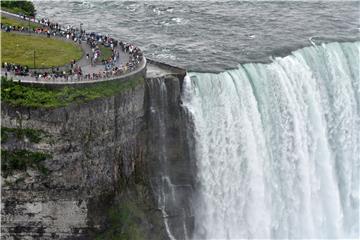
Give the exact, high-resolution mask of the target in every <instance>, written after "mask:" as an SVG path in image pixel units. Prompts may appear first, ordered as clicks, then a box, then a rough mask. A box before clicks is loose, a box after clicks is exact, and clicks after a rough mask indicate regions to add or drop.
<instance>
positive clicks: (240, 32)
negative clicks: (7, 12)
mask: <svg viewBox="0 0 360 240" xmlns="http://www.w3.org/2000/svg"><path fill="white" fill-rule="evenodd" d="M35 4H36V8H37V10H38V13H39V14H38V15H39V16H44V17H50V18H51V19H54V20H56V21H59V22H61V23H64V24H65V23H66V24H72V25H74V26H79V24H80V22H81V23H83V24H84V25H83V27H84V28H86V29H88V30H91V31H98V32H101V33H104V34H111V35H112V36H114V37H116V38H119V39H123V40H125V41H131V42H134V43H135V44H137V45H138V46H140V47H141V48H142V49H143V50H144V51H145V53H146V55H147V56H148V57H150V58H154V59H157V60H160V61H163V62H167V63H171V64H175V65H177V66H182V67H186V68H187V69H189V70H195V71H205V72H214V71H215V72H218V71H222V70H224V69H229V68H235V67H236V65H237V64H238V63H244V62H267V61H269V57H270V56H272V55H275V56H279V55H281V56H284V55H287V54H289V53H290V51H291V50H296V49H298V48H301V47H304V46H307V45H309V44H310V43H309V41H308V39H309V38H310V37H315V40H316V41H318V42H330V41H352V40H354V39H359V33H360V31H359V30H360V23H359V11H360V5H359V4H360V2H350V1H345V2H344V1H339V2H333V1H331V2H328V1H321V2H318V1H316V2H309V1H306V2H287V1H281V2H264V1H255V2H244V1H218V2H215V1H69V2H68V1H66V2H64V1H57V2H49V1H36V2H35Z"/></svg>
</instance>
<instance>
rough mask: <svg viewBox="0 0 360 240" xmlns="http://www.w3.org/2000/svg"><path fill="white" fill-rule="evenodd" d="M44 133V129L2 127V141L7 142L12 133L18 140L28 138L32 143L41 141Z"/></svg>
mask: <svg viewBox="0 0 360 240" xmlns="http://www.w3.org/2000/svg"><path fill="white" fill-rule="evenodd" d="M43 134H44V132H43V131H41V130H37V129H31V128H7V127H1V143H6V142H7V140H8V138H9V136H10V135H15V136H16V139H18V140H22V139H24V138H27V139H28V140H29V141H30V142H32V143H39V142H40V140H41V138H42V135H43Z"/></svg>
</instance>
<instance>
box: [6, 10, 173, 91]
mask: <svg viewBox="0 0 360 240" xmlns="http://www.w3.org/2000/svg"><path fill="white" fill-rule="evenodd" d="M0 12H1V15H4V16H6V17H10V18H14V19H19V18H18V17H17V16H16V15H14V14H11V13H7V12H4V11H2V10H1V11H0ZM13 32H15V31H13ZM15 33H18V34H27V35H29V33H26V32H23V33H20V32H15ZM31 35H35V36H38V35H39V34H36V33H31ZM44 36H46V35H44ZM51 38H57V39H61V40H63V41H71V42H73V41H72V40H67V39H65V38H61V37H54V36H51ZM81 48H82V49H83V51H84V54H83V56H82V58H81V59H80V60H78V61H77V62H76V64H77V65H78V66H80V67H81V68H82V71H83V73H84V74H93V73H98V72H102V71H104V70H105V66H104V65H102V64H97V65H95V66H91V62H90V61H91V60H90V58H89V59H87V58H86V53H89V54H90V55H91V53H92V51H91V48H90V46H89V45H88V44H87V43H86V42H85V41H82V43H81ZM116 50H117V51H119V54H120V59H119V60H118V61H117V64H116V66H117V67H121V66H122V65H125V64H126V63H127V62H128V61H129V54H128V53H125V52H124V51H122V49H121V47H120V46H118V47H117V48H116ZM145 67H146V68H147V72H146V77H148V78H156V77H162V76H165V75H168V74H172V73H174V72H173V71H171V70H169V69H168V68H166V67H160V66H159V65H155V64H152V63H147V61H146V58H145V57H144V58H143V60H142V61H141V62H140V63H139V65H138V67H137V69H135V70H134V71H132V72H128V73H124V74H122V75H119V76H112V77H109V78H103V79H98V80H73V79H68V80H65V79H57V80H56V81H55V80H54V81H50V80H45V79H42V80H36V79H35V78H34V77H30V76H15V75H14V74H13V73H12V72H8V76H9V77H13V79H16V80H20V81H22V82H28V83H40V84H55V85H57V84H61V85H63V84H78V83H95V82H103V81H108V80H112V79H120V78H124V79H125V78H127V77H129V76H130V75H132V74H136V73H138V72H140V71H142V70H143V69H144V68H145ZM1 70H2V71H1V75H4V73H5V71H4V69H1Z"/></svg>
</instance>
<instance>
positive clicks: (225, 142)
mask: <svg viewBox="0 0 360 240" xmlns="http://www.w3.org/2000/svg"><path fill="white" fill-rule="evenodd" d="M359 51H360V42H357V43H341V44H339V43H330V44H326V45H322V46H317V47H308V48H304V49H301V50H298V51H295V52H293V54H292V55H290V56H288V57H285V58H277V59H274V61H273V63H271V64H266V65H265V64H245V65H241V66H239V68H238V69H236V70H232V71H227V72H224V73H220V74H207V73H190V74H189V77H188V78H187V79H186V80H185V85H184V94H183V102H184V106H185V108H186V109H187V110H188V111H189V112H190V114H191V115H192V118H193V121H194V126H195V133H194V134H195V139H196V145H195V149H196V158H197V168H198V175H197V180H198V188H197V190H198V192H197V195H196V199H194V202H195V203H196V206H195V207H194V209H195V235H194V238H195V239H235V238H274V239H280V238H359V177H360V176H359V168H360V151H359V149H360V78H359V71H360V70H359Z"/></svg>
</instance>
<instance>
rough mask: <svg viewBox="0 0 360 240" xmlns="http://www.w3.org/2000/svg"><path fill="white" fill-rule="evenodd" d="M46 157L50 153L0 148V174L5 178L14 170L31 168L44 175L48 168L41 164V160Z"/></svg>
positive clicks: (48, 156)
mask: <svg viewBox="0 0 360 240" xmlns="http://www.w3.org/2000/svg"><path fill="white" fill-rule="evenodd" d="M47 158H50V155H48V154H46V153H42V152H31V151H28V150H25V149H22V150H4V149H1V174H2V176H4V177H5V178H6V177H7V176H9V175H11V174H12V173H13V172H14V171H16V170H18V171H26V170H27V169H29V168H33V169H36V170H38V171H39V172H41V173H42V174H45V175H46V174H48V171H49V170H48V169H47V168H46V167H45V166H44V165H43V161H45V160H46V159H47Z"/></svg>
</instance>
